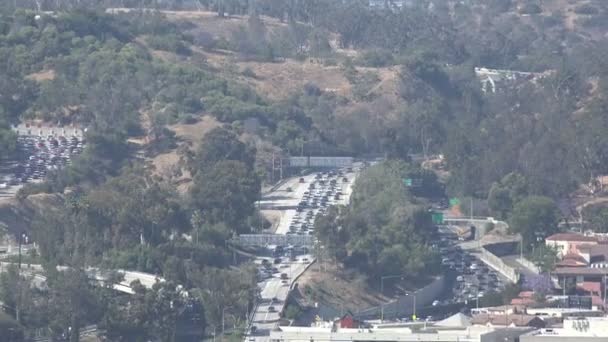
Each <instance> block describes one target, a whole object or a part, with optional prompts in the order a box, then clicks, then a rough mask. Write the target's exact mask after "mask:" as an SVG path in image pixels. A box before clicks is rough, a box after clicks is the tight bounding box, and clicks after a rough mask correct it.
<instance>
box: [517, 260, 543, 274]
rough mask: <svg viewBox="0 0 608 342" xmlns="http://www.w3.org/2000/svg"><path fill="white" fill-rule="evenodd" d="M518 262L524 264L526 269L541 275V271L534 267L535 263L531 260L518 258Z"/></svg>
mask: <svg viewBox="0 0 608 342" xmlns="http://www.w3.org/2000/svg"><path fill="white" fill-rule="evenodd" d="M517 262H518V263H520V264H522V265H523V266H524V267H526V268H527V269H529V270H530V271H532V272H534V273H536V274H540V269H539V268H538V266H536V265H534V263H533V262H531V261H530V260H528V259H526V258H517Z"/></svg>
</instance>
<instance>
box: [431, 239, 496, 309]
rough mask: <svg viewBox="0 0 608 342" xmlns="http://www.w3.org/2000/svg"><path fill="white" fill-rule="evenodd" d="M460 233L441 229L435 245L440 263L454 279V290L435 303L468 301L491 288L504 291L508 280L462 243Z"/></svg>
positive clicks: (480, 295) (481, 295)
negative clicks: (459, 237) (461, 244)
mask: <svg viewBox="0 0 608 342" xmlns="http://www.w3.org/2000/svg"><path fill="white" fill-rule="evenodd" d="M459 244H460V242H459V241H458V239H457V236H456V235H455V234H453V233H452V232H451V230H449V229H440V240H439V241H437V242H436V243H435V244H434V245H433V247H434V248H437V249H439V252H440V253H441V258H442V260H441V264H442V267H443V268H444V269H445V270H446V273H447V274H449V275H450V277H449V278H450V279H454V283H453V287H452V292H451V293H448V294H447V296H446V297H445V298H444V299H443V300H439V301H438V302H437V303H436V304H452V303H469V302H471V301H475V300H476V299H477V298H481V297H483V296H484V295H485V294H486V293H488V292H489V291H496V292H499V291H502V290H503V289H504V287H505V284H506V283H507V281H506V279H504V278H503V277H502V276H501V275H500V274H498V273H497V272H496V271H494V270H493V269H491V268H489V267H488V266H486V265H485V264H484V263H483V262H481V261H480V260H479V259H478V258H477V257H476V256H475V254H474V253H472V252H471V251H469V250H463V249H462V248H461V247H460V246H459Z"/></svg>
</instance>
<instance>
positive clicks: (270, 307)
mask: <svg viewBox="0 0 608 342" xmlns="http://www.w3.org/2000/svg"><path fill="white" fill-rule="evenodd" d="M268 312H277V309H276V308H275V307H274V306H269V307H268Z"/></svg>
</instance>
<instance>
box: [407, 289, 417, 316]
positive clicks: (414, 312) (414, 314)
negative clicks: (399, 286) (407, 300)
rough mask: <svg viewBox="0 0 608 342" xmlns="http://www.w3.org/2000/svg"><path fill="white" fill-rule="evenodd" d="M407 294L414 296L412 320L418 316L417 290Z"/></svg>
mask: <svg viewBox="0 0 608 342" xmlns="http://www.w3.org/2000/svg"><path fill="white" fill-rule="evenodd" d="M405 295H406V296H409V295H411V296H412V297H413V298H414V304H413V309H412V317H413V319H412V320H415V317H416V291H414V292H410V293H406V294H405Z"/></svg>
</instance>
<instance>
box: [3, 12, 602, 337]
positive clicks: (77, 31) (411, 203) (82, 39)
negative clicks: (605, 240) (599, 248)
mask: <svg viewBox="0 0 608 342" xmlns="http://www.w3.org/2000/svg"><path fill="white" fill-rule="evenodd" d="M515 3H516V2H515V1H508V0H491V1H488V0H483V1H482V0H474V1H468V2H462V1H426V0H420V1H416V2H415V3H414V4H413V5H412V6H410V7H408V8H406V9H403V10H398V9H396V8H390V7H389V8H384V7H381V8H374V9H371V8H369V6H368V2H367V1H359V0H357V1H334V0H257V1H246V0H216V1H213V0H199V1H197V0H175V1H152V0H143V1H141V0H137V1H132V0H104V1H90V0H53V1H47V0H31V1H30V0H25V1H18V2H17V1H4V2H2V3H1V4H0V61H2V63H0V159H2V158H4V157H5V156H9V155H11V154H12V153H13V152H14V151H15V135H14V133H12V131H11V130H10V125H12V124H15V123H17V122H18V121H20V120H23V119H43V120H46V121H48V122H53V123H60V124H70V123H77V124H81V125H84V126H87V127H88V128H89V129H88V132H87V136H86V139H87V148H86V150H85V151H84V153H83V154H82V155H81V156H80V157H78V158H76V159H75V160H74V161H73V164H72V165H71V166H70V167H68V168H66V169H65V170H62V171H60V172H54V173H52V174H51V175H50V176H49V177H48V179H47V180H46V182H45V183H44V184H41V185H36V186H31V187H26V188H25V190H24V191H23V192H21V194H20V195H21V196H26V195H27V194H28V193H32V192H38V191H41V190H43V191H47V192H60V193H63V192H64V191H65V204H64V206H63V207H60V208H57V209H56V210H53V211H49V212H48V213H45V215H44V216H42V217H38V218H37V219H36V220H35V224H34V225H33V228H32V231H31V232H30V233H31V236H32V238H33V239H35V240H36V241H37V242H38V243H39V246H40V253H41V255H40V258H41V259H42V260H43V263H44V266H45V268H46V270H47V275H48V278H49V282H48V284H49V288H48V289H47V290H44V291H43V290H40V289H37V288H27V287H24V286H20V284H21V282H23V283H25V282H29V280H28V279H25V278H23V277H20V276H18V275H16V270H14V269H11V270H9V273H8V276H5V275H3V276H2V277H0V297H1V298H0V300H1V301H2V302H3V303H4V304H5V305H6V306H8V307H9V308H11V307H12V308H13V309H12V311H11V310H9V312H10V313H11V314H12V315H13V316H14V317H15V318H16V317H17V316H19V321H20V323H21V324H22V325H23V326H25V327H27V328H44V329H46V330H50V331H52V332H53V333H54V334H62V333H63V334H65V333H66V332H68V331H69V329H68V327H72V328H74V329H78V328H80V327H82V326H84V325H86V324H88V323H90V322H96V323H99V324H100V326H103V328H104V329H106V331H107V333H108V337H109V338H110V339H112V340H117V341H121V340H123V341H131V340H143V339H154V338H156V339H158V340H166V341H170V340H173V339H175V336H176V333H177V332H179V331H180V328H179V327H178V325H177V323H176V322H177V321H180V320H179V319H177V318H178V315H180V314H183V313H186V312H189V311H191V313H192V314H191V315H190V317H195V318H196V319H197V322H198V323H197V324H199V323H200V326H201V327H203V328H204V327H217V328H219V324H220V322H221V316H222V313H223V312H225V313H226V314H227V316H228V317H229V318H230V320H231V321H232V322H234V323H235V325H236V324H239V323H240V322H242V320H243V319H244V313H246V312H247V311H248V309H249V308H250V307H251V304H252V300H253V298H254V297H255V295H256V293H255V289H256V285H255V276H254V275H255V272H254V269H252V268H250V267H248V266H246V265H239V266H240V267H238V268H237V267H234V268H230V267H229V266H234V265H232V262H233V259H232V258H231V252H232V251H231V249H230V247H229V242H228V241H229V239H230V238H231V237H232V236H233V235H234V234H238V233H242V232H248V231H249V230H250V229H251V227H252V226H254V225H255V226H257V225H256V224H253V222H255V221H259V217H258V215H257V213H256V210H255V207H254V202H255V200H256V199H257V198H258V197H259V195H260V184H261V181H262V175H261V174H260V173H261V170H260V167H259V160H257V159H258V158H259V153H258V155H257V156H256V150H255V149H253V148H252V147H251V146H249V145H248V144H245V143H243V142H242V141H241V140H240V134H241V133H248V134H249V133H251V132H253V133H254V134H255V135H257V136H256V137H255V138H254V139H258V138H259V140H263V141H264V142H266V143H268V144H269V145H272V147H273V148H277V149H280V150H282V151H284V152H285V153H287V154H291V155H299V154H306V155H354V156H365V155H382V156H386V157H387V159H389V161H387V162H384V163H381V164H379V165H376V166H373V167H371V168H370V169H369V170H367V171H366V172H365V173H364V174H363V175H361V178H360V179H359V180H358V181H357V183H356V186H355V189H354V194H353V200H352V204H351V205H350V206H349V207H347V208H332V209H330V210H329V212H328V213H327V215H325V216H321V217H319V218H318V219H317V221H316V223H315V224H316V227H317V229H316V234H317V237H318V239H319V241H321V243H322V244H323V246H324V247H325V249H326V251H330V254H331V255H330V256H331V257H332V258H333V259H335V260H337V261H338V262H340V263H342V264H343V265H345V266H346V267H349V268H354V269H357V270H359V271H361V272H362V273H365V274H367V275H368V276H369V277H370V279H372V278H373V279H377V277H380V276H382V275H386V274H389V273H390V274H405V275H406V277H407V278H409V279H411V280H414V279H421V278H424V276H426V275H432V274H434V273H435V272H436V271H438V267H437V261H438V260H437V255H436V253H434V252H433V251H432V248H430V247H429V244H430V242H431V240H432V237H433V236H434V234H435V232H434V228H433V224H432V222H431V217H430V214H429V212H428V211H427V207H426V202H425V198H435V197H441V196H443V195H444V189H443V186H440V185H439V183H438V181H437V177H436V176H435V175H434V174H433V173H430V172H428V171H424V170H421V169H419V168H416V167H413V166H412V165H410V164H407V163H406V162H404V161H406V160H409V158H410V155H411V154H412V153H415V154H418V153H420V154H423V155H430V154H443V155H444V157H445V161H446V164H447V169H448V171H449V179H448V181H447V191H448V193H449V194H450V195H451V196H463V195H464V196H472V197H477V198H482V199H486V198H487V200H488V207H489V209H490V211H491V214H492V215H494V216H495V217H497V218H500V219H505V220H509V222H510V226H511V229H512V231H513V232H518V233H521V234H522V236H523V237H524V243H525V244H526V246H528V245H530V244H532V245H534V244H537V243H538V242H539V241H540V239H542V238H543V237H545V236H547V235H549V234H551V233H553V232H555V231H557V223H558V220H559V211H558V210H557V206H556V204H555V199H558V198H561V197H564V196H567V195H568V194H570V193H571V192H572V190H574V189H576V188H577V186H579V185H580V184H583V183H593V182H594V180H595V177H596V176H598V175H602V174H605V173H606V172H608V147H607V146H608V140H607V139H608V138H606V134H605V132H606V131H607V130H608V117H607V116H606V115H605V112H606V109H607V107H608V104H607V102H606V99H605V98H606V96H605V94H606V93H607V91H608V83H607V80H608V77H607V76H608V74H607V72H606V71H607V70H608V65H606V61H605V58H603V57H604V55H605V53H606V46H608V45H607V44H606V41H605V39H606V38H604V37H600V36H599V35H597V34H595V33H596V32H595V31H594V30H597V29H602V28H605V27H606V22H608V20H605V18H606V16H608V6H607V5H606V3H605V2H603V1H589V2H587V3H585V4H584V5H581V6H576V8H575V9H574V11H575V12H576V13H578V14H579V19H577V21H576V23H575V24H577V25H576V27H575V28H574V29H571V28H566V25H565V24H564V17H563V13H560V12H554V13H548V12H546V10H545V8H543V6H541V5H539V4H540V2H537V1H525V2H522V6H519V7H516V6H515ZM518 3H519V2H518ZM108 7H128V8H141V7H145V8H162V9H174V10H180V9H197V10H200V9H207V10H213V11H216V12H217V13H218V15H219V16H220V17H223V16H229V15H244V14H248V15H249V17H248V18H247V21H246V22H244V24H243V25H242V27H240V28H238V29H236V30H234V31H233V32H230V33H229V34H228V35H226V37H216V36H214V35H212V34H211V33H209V32H207V31H205V29H204V28H202V29H201V28H200V27H199V26H197V25H194V24H193V23H189V22H181V23H175V22H170V21H168V20H166V19H165V18H164V16H163V15H161V14H160V13H159V12H155V11H142V12H140V11H131V12H130V13H120V14H119V13H115V14H108V13H105V12H104V11H103V10H104V9H105V8H108ZM40 11H54V12H53V13H43V12H40ZM543 11H544V12H543ZM518 13H519V14H526V15H528V16H526V17H525V19H524V18H522V16H520V15H517V14H518ZM265 16H270V17H273V18H275V19H278V20H277V21H278V22H282V23H284V25H272V27H271V26H270V25H268V26H266V24H265V22H266V17H265ZM585 30H588V31H585ZM336 47H338V48H342V49H356V50H357V53H356V54H353V55H354V57H352V56H345V54H342V53H338V52H337V51H336ZM199 48H201V49H203V50H205V51H206V52H217V51H218V50H221V52H222V53H225V52H226V50H229V51H228V53H230V54H234V56H236V57H237V58H239V59H242V60H256V61H263V62H281V61H282V60H283V59H286V58H296V59H299V60H306V59H308V60H309V61H313V62H318V63H325V64H326V65H331V66H336V67H337V68H339V70H340V72H342V74H343V75H344V78H345V79H346V80H347V81H348V83H349V85H350V88H351V89H352V96H344V95H340V94H338V93H334V92H331V91H325V90H322V89H321V88H320V87H318V86H317V85H314V84H307V85H306V86H304V87H303V89H300V90H298V91H295V92H294V93H292V94H291V95H290V96H288V97H286V98H284V99H280V100H277V101H271V100H269V99H267V98H265V96H264V94H258V93H256V92H255V91H254V90H253V89H252V88H250V87H249V86H246V85H244V83H241V82H240V81H238V80H237V78H242V77H246V78H250V79H253V78H255V77H256V75H255V72H253V70H251V69H249V70H245V71H242V72H238V73H236V72H234V70H232V71H231V70H228V71H227V72H225V73H224V76H223V77H220V76H218V74H219V73H218V71H217V70H214V69H213V68H210V67H209V66H208V65H207V63H206V61H205V59H204V57H203V55H202V54H200V53H198V52H197V51H199V50H198V49H199ZM159 51H162V54H163V56H170V58H168V59H167V60H171V61H172V62H168V61H167V60H165V59H161V58H157V57H156V56H158V54H157V53H158V52H159ZM385 67H391V70H392V71H394V70H398V72H397V73H396V75H395V77H394V78H395V83H396V85H395V89H394V91H393V92H392V93H391V94H390V96H393V97H394V98H390V99H389V98H388V97H387V96H385V95H386V94H378V93H376V92H374V91H373V89H375V86H376V85H378V84H379V83H381V82H384V81H385V79H383V78H382V77H381V76H382V73H381V71H386V69H382V70H381V69H377V68H385ZM475 67H491V68H501V69H515V70H520V71H526V72H538V73H539V74H536V75H531V76H529V77H528V76H526V77H523V78H519V79H518V80H514V81H512V82H504V83H501V84H500V85H499V89H498V91H497V92H496V93H493V92H490V91H487V92H486V93H484V92H482V87H481V84H480V81H479V78H478V76H477V75H476V73H475ZM202 114H209V115H213V116H214V117H215V118H217V119H218V120H219V121H220V122H221V123H223V124H225V125H224V126H223V127H222V128H219V129H215V130H213V131H211V132H210V133H209V134H207V135H206V136H205V138H204V140H203V141H202V142H201V145H200V147H198V148H196V149H195V150H188V148H187V147H185V148H184V150H188V151H186V152H185V153H184V154H183V157H184V158H183V160H184V163H183V164H184V165H185V169H184V171H188V172H189V174H191V175H192V180H193V181H192V186H191V187H190V188H189V189H188V191H187V192H186V193H178V192H177V191H175V189H174V186H173V185H172V184H171V183H169V182H168V181H167V179H164V178H163V177H160V176H158V175H157V174H154V173H153V171H151V170H150V169H149V168H148V167H147V166H143V165H142V164H141V163H139V162H137V161H134V159H135V158H132V156H133V152H134V149H135V148H134V147H133V146H132V145H130V144H129V143H128V142H127V140H128V138H129V137H134V136H143V135H145V136H146V137H147V138H148V140H149V141H150V144H149V145H150V149H149V150H147V151H145V152H148V153H156V152H158V151H163V150H165V149H168V148H173V147H175V146H176V141H175V139H176V138H175V134H174V133H172V132H171V131H170V130H168V129H167V125H169V124H174V123H178V122H185V123H191V122H193V121H196V120H197V118H198V117H200V116H201V115H202ZM248 126H256V129H252V130H249V128H248ZM256 168H258V169H256ZM186 169H187V170H186ZM407 178H415V179H417V180H419V182H416V184H417V185H416V186H414V187H408V186H406V185H405V184H404V179H407ZM583 214H584V216H585V218H586V220H587V221H588V224H589V225H590V227H592V228H593V229H594V230H597V231H602V232H605V231H606V230H608V228H607V227H608V225H607V224H606V222H608V214H607V213H606V210H605V209H604V208H601V207H599V206H589V207H586V208H585V209H584V212H583ZM553 259H554V258H553V256H552V255H551V253H539V255H538V264H542V265H543V268H544V269H550V268H551V262H552V260H553ZM57 265H66V266H69V269H68V271H63V272H56V271H55V266H57ZM89 266H98V267H102V268H125V269H131V270H139V271H145V272H150V273H155V274H158V275H161V276H163V277H164V278H165V279H166V280H167V282H166V283H163V284H157V286H155V287H154V288H153V289H145V288H143V287H141V286H138V285H137V284H134V285H133V289H134V291H135V295H134V296H132V297H129V298H124V297H116V298H115V296H111V295H110V293H111V290H110V288H109V287H110V286H111V284H106V285H107V288H100V287H98V286H93V285H92V284H91V283H90V282H89V279H88V278H87V277H86V276H85V274H84V273H83V272H84V271H83V270H84V269H86V268H87V267H89ZM177 284H180V285H181V286H182V287H181V288H180V289H179V290H178V288H177ZM18 288H20V290H16V289H18ZM185 293H187V294H188V297H186V296H184V294H185ZM17 308H18V310H17ZM175 308H177V310H175ZM18 311H19V313H17V312H18ZM157 318H158V319H157Z"/></svg>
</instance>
